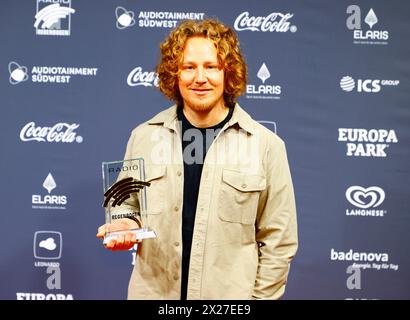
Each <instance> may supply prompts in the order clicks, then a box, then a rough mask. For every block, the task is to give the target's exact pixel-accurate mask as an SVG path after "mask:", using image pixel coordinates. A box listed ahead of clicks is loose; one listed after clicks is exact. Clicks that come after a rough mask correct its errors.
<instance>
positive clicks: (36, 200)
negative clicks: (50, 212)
mask: <svg viewBox="0 0 410 320" xmlns="http://www.w3.org/2000/svg"><path fill="white" fill-rule="evenodd" d="M56 187H57V184H56V182H55V180H54V177H53V175H52V174H51V173H49V174H48V175H47V177H46V178H45V179H44V181H43V188H44V189H46V190H47V194H41V195H39V194H33V195H32V196H31V202H32V205H31V207H32V209H57V210H66V205H67V196H66V195H55V194H51V193H52V191H53V190H54V189H55V188H56Z"/></svg>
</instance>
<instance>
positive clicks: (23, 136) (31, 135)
mask: <svg viewBox="0 0 410 320" xmlns="http://www.w3.org/2000/svg"><path fill="white" fill-rule="evenodd" d="M79 127H80V125H79V124H78V123H71V124H69V123H65V122H59V123H56V124H55V125H53V126H50V127H47V126H44V127H42V126H38V125H36V123H35V122H34V121H32V122H29V123H27V124H26V125H24V127H23V128H22V129H21V131H20V140H21V141H23V142H32V141H36V142H50V143H74V142H76V143H82V142H83V137H82V136H80V135H78V134H77V132H76V131H75V130H76V129H78V128H79Z"/></svg>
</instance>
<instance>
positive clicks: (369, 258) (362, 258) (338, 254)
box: [330, 248, 399, 271]
mask: <svg viewBox="0 0 410 320" xmlns="http://www.w3.org/2000/svg"><path fill="white" fill-rule="evenodd" d="M330 260H331V261H335V262H339V261H340V262H353V264H352V267H353V268H361V269H376V270H393V271H397V270H398V269H399V265H398V264H393V263H390V261H389V260H390V259H389V254H388V253H386V252H357V251H354V250H353V249H350V250H348V251H346V252H345V251H336V250H335V249H334V248H331V249H330Z"/></svg>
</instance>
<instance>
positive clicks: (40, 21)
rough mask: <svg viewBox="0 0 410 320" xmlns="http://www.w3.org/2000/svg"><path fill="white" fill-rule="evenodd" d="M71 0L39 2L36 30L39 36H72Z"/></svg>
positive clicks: (41, 0) (45, 0) (39, 0)
mask: <svg viewBox="0 0 410 320" xmlns="http://www.w3.org/2000/svg"><path fill="white" fill-rule="evenodd" d="M74 13H75V10H74V9H73V8H71V0H37V6H36V15H35V17H34V19H35V22H34V28H35V29H36V34H37V35H43V36H44V35H45V36H69V35H70V34H71V15H72V14H74Z"/></svg>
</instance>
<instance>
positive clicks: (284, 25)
mask: <svg viewBox="0 0 410 320" xmlns="http://www.w3.org/2000/svg"><path fill="white" fill-rule="evenodd" d="M292 17H293V13H292V14H291V13H280V12H272V13H270V14H268V15H267V16H261V17H255V16H251V15H250V14H249V12H248V11H245V12H242V13H241V14H239V15H238V17H237V18H236V19H235V23H234V28H235V30H236V31H259V32H288V31H290V32H292V33H293V32H296V31H297V30H298V28H297V27H296V26H295V25H291V24H290V22H289V20H290V19H291V18H292Z"/></svg>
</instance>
